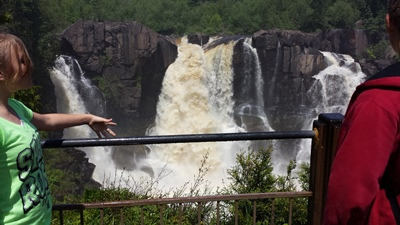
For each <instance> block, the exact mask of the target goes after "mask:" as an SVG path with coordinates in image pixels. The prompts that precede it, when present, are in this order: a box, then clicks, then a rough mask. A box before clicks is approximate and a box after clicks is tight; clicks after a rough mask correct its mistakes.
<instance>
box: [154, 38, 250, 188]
mask: <svg viewBox="0 0 400 225" xmlns="http://www.w3.org/2000/svg"><path fill="white" fill-rule="evenodd" d="M234 44H235V43H234V42H229V43H227V44H221V45H218V46H216V47H214V48H212V49H209V50H208V51H206V52H204V50H203V49H202V48H201V47H200V46H198V45H194V44H189V43H187V42H186V41H185V40H183V41H182V42H181V44H180V46H178V57H177V59H176V61H175V62H174V63H173V64H171V65H170V66H169V68H168V69H167V71H166V74H165V77H164V81H163V86H162V91H161V95H160V97H159V102H158V105H157V116H156V121H155V124H154V127H152V128H150V129H149V130H148V135H164V134H203V133H234V132H244V131H245V130H244V129H243V128H241V127H239V126H238V125H236V123H235V122H234V118H233V107H234V101H233V99H232V96H233V88H232V81H233V74H232V72H233V70H232V55H233V47H234ZM245 146H246V142H230V143H213V142H212V143H194V144H193V143H183V144H168V145H154V146H151V153H150V155H149V159H151V160H152V161H157V162H158V163H157V165H155V166H158V167H160V168H158V169H156V171H158V170H159V169H161V168H163V169H167V170H169V171H170V172H171V175H170V176H171V177H174V178H175V179H166V181H165V183H164V185H165V186H166V187H174V186H175V187H176V186H182V185H183V184H184V183H185V182H190V181H192V180H193V177H194V175H196V174H197V173H198V170H199V168H201V166H202V158H203V157H204V156H206V155H208V158H207V161H206V165H204V166H205V167H207V168H209V171H208V172H207V175H206V177H205V180H207V181H209V182H210V183H211V185H213V186H214V187H216V186H221V185H222V181H223V180H222V179H223V178H225V172H226V170H227V169H228V168H230V167H231V166H233V165H234V163H235V155H236V153H238V151H239V150H240V149H243V148H245Z"/></svg>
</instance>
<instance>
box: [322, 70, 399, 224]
mask: <svg viewBox="0 0 400 225" xmlns="http://www.w3.org/2000/svg"><path fill="white" fill-rule="evenodd" d="M399 142H400V63H396V64H393V65H391V66H389V67H387V68H386V69H384V70H382V71H381V72H379V73H377V74H375V75H374V76H372V77H371V78H370V79H368V80H367V81H366V82H364V83H363V84H361V85H359V86H358V87H357V89H356V91H355V92H354V94H353V96H352V98H351V100H350V103H349V106H348V109H347V112H346V115H345V118H344V121H343V124H342V128H341V131H340V136H339V142H338V149H337V152H336V156H335V160H334V162H333V165H332V170H331V175H330V178H329V184H328V193H327V199H326V204H325V214H324V219H323V224H324V225H333V224H335V225H337V224H340V225H342V224H343V225H357V224H369V225H392V224H393V225H395V224H396V219H395V216H394V215H395V214H396V213H394V211H393V207H394V208H396V207H397V208H398V203H397V202H400V197H399V196H400V149H399V148H400V146H399ZM391 196H394V197H391ZM396 200H397V202H396ZM391 204H392V205H393V207H392V205H391ZM395 211H396V210H395ZM399 213H400V212H399Z"/></svg>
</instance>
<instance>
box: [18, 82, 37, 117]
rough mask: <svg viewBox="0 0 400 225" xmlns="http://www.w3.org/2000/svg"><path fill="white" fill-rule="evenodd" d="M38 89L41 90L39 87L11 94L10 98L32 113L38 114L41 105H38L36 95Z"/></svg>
mask: <svg viewBox="0 0 400 225" xmlns="http://www.w3.org/2000/svg"><path fill="white" fill-rule="evenodd" d="M40 88H41V87H40V86H33V87H32V88H30V89H27V90H22V91H18V92H16V93H13V95H12V96H11V97H12V98H15V99H17V100H19V101H21V102H22V103H24V104H25V105H26V106H27V107H28V108H30V109H32V110H33V111H35V112H38V111H39V109H40V106H41V105H42V104H41V103H40V95H39V94H38V90H39V89H40Z"/></svg>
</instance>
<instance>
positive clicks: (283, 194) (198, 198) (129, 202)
mask: <svg viewBox="0 0 400 225" xmlns="http://www.w3.org/2000/svg"><path fill="white" fill-rule="evenodd" d="M301 197H312V192H309V191H302V192H268V193H254V194H233V195H211V196H193V197H179V198H159V199H138V200H125V201H110V202H91V203H76V204H63V205H54V206H53V210H75V209H99V208H119V207H130V206H144V205H162V204H173V203H188V202H214V201H238V200H253V199H268V198H301Z"/></svg>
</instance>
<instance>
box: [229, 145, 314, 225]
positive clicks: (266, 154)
mask: <svg viewBox="0 0 400 225" xmlns="http://www.w3.org/2000/svg"><path fill="white" fill-rule="evenodd" d="M271 152H272V148H268V149H266V150H264V149H260V150H259V151H254V150H248V151H247V152H241V153H239V154H238V155H237V157H236V161H237V165H236V166H234V167H232V168H231V169H228V175H229V176H230V177H229V179H230V180H231V181H232V182H231V183H230V185H229V186H228V187H227V188H226V189H225V190H224V192H225V193H266V192H276V191H278V192H291V191H298V190H297V184H298V182H300V187H301V188H302V189H303V190H308V189H306V188H308V182H309V180H308V179H309V165H308V164H302V165H301V166H300V171H298V174H299V177H295V176H293V172H294V170H295V169H296V167H297V166H296V161H294V160H292V161H291V162H290V163H289V165H288V167H287V175H286V176H278V177H276V176H275V175H273V174H272V169H273V168H272V164H271ZM289 201H290V200H289V199H287V198H279V199H265V200H262V201H257V218H256V221H257V224H269V222H270V221H271V217H272V216H274V218H275V223H276V224H284V223H287V222H288V218H289ZM228 204H229V203H228ZM292 204H293V211H292V213H293V216H292V221H293V223H294V224H306V223H307V204H308V199H307V198H297V199H293V202H292ZM272 205H274V208H275V211H272ZM233 207H234V205H233V204H232V205H231V211H230V212H231V213H233ZM238 209H239V216H238V218H239V224H252V221H253V218H252V212H253V203H252V201H240V202H239V206H238ZM226 219H227V220H231V219H233V218H230V217H228V218H226Z"/></svg>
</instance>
